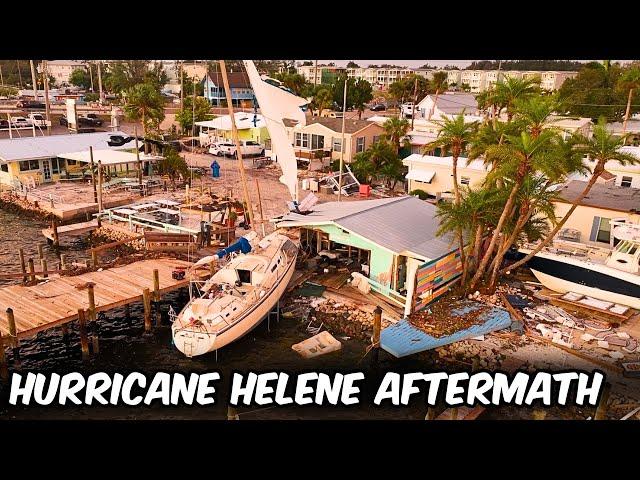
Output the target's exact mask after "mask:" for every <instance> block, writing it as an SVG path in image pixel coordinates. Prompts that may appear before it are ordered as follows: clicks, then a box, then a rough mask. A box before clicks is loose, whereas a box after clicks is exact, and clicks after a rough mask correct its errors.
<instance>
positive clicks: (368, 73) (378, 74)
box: [347, 67, 414, 90]
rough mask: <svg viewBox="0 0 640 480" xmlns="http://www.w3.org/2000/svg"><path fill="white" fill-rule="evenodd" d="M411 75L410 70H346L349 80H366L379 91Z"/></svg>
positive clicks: (411, 71) (360, 68)
mask: <svg viewBox="0 0 640 480" xmlns="http://www.w3.org/2000/svg"><path fill="white" fill-rule="evenodd" d="M413 73H414V71H413V70H412V69H410V68H369V67H367V68H362V67H359V68H347V75H348V76H349V78H355V79H356V80H358V79H363V80H366V81H367V82H369V83H370V84H371V85H373V87H374V88H378V89H380V90H386V89H388V88H389V85H391V84H392V83H393V82H395V81H397V80H400V79H401V78H404V77H406V76H408V75H411V74H413Z"/></svg>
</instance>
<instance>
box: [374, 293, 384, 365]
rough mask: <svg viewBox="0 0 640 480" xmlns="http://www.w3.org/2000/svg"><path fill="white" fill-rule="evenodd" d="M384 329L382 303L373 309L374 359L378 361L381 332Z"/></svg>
mask: <svg viewBox="0 0 640 480" xmlns="http://www.w3.org/2000/svg"><path fill="white" fill-rule="evenodd" d="M381 331H382V308H380V305H378V306H377V307H376V309H375V310H374V311H373V338H372V347H373V361H374V362H376V363H377V362H378V356H379V354H380V332H381Z"/></svg>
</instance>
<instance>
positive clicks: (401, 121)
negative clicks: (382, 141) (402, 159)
mask: <svg viewBox="0 0 640 480" xmlns="http://www.w3.org/2000/svg"><path fill="white" fill-rule="evenodd" d="M382 127H383V128H384V132H385V136H386V138H387V140H389V142H391V144H392V145H393V146H394V147H395V149H396V153H399V152H400V143H401V141H402V139H403V138H405V137H406V136H407V133H409V129H410V128H411V126H410V125H409V121H408V120H407V119H406V118H396V117H390V118H389V119H388V120H387V121H386V122H384V124H383V125H382ZM406 143H408V142H406V141H405V144H406Z"/></svg>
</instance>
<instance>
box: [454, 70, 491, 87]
mask: <svg viewBox="0 0 640 480" xmlns="http://www.w3.org/2000/svg"><path fill="white" fill-rule="evenodd" d="M486 81H487V72H486V71H484V70H463V71H462V74H461V75H460V84H459V86H460V87H461V86H463V85H468V86H469V89H470V90H469V91H470V92H471V93H480V92H482V91H484V90H485V85H486Z"/></svg>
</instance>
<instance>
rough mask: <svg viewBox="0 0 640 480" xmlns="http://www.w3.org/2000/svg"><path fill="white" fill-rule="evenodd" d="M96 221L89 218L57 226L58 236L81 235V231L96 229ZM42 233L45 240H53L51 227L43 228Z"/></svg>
mask: <svg viewBox="0 0 640 480" xmlns="http://www.w3.org/2000/svg"><path fill="white" fill-rule="evenodd" d="M98 228H99V227H98V221H97V220H91V221H89V222H81V223H72V224H70V225H62V226H60V227H57V230H58V237H64V236H72V235H82V234H83V233H89V232H93V231H94V230H97V229H98ZM42 234H43V235H44V236H45V238H46V239H47V240H51V241H52V242H54V241H55V235H54V233H53V228H43V229H42Z"/></svg>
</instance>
